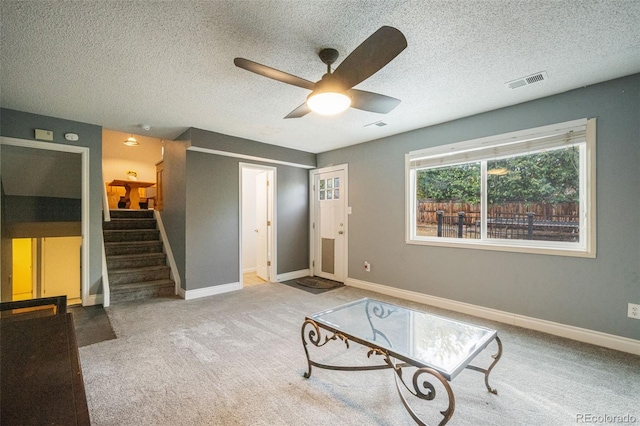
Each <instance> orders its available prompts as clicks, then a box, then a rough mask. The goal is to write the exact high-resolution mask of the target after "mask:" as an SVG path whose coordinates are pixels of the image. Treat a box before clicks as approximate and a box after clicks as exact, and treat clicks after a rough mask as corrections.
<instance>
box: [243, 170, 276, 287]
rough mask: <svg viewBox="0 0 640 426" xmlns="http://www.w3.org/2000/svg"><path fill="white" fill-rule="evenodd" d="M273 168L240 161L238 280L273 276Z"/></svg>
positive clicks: (260, 280)
mask: <svg viewBox="0 0 640 426" xmlns="http://www.w3.org/2000/svg"><path fill="white" fill-rule="evenodd" d="M276 170H277V169H276V168H275V167H269V166H261V165H258V164H249V163H240V197H239V198H240V283H241V285H242V286H243V287H244V286H247V285H257V284H261V283H266V282H269V281H274V280H275V279H276V241H275V235H276V234H275V227H276V224H275V221H274V218H275V217H276V216H275V210H276V205H275V191H276V190H275V188H276Z"/></svg>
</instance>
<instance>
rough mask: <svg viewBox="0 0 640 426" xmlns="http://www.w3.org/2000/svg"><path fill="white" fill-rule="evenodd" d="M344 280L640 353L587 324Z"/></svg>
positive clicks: (629, 342)
mask: <svg viewBox="0 0 640 426" xmlns="http://www.w3.org/2000/svg"><path fill="white" fill-rule="evenodd" d="M345 284H346V285H348V286H351V287H356V288H361V289H364V290H370V291H374V292H376V293H381V294H386V295H387V296H393V297H398V298H400V299H405V300H410V301H412V302H418V303H424V304H425V305H430V306H435V307H438V308H443V309H448V310H451V311H455V312H460V313H463V314H468V315H473V316H476V317H480V318H485V319H489V320H492V321H498V322H502V323H506V324H510V325H515V326H517V327H522V328H527V329H530V330H536V331H541V332H543V333H548V334H553V335H554V336H560V337H565V338H567V339H572V340H577V341H579V342H584V343H590V344H592V345H598V346H603V347H605V348H610V349H615V350H618V351H622V352H628V353H631V354H635V355H640V340H635V339H629V338H627V337H621V336H616V335H613V334H607V333H602V332H600V331H594V330H588V329H586V328H580V327H574V326H572V325H566V324H560V323H556V322H552V321H547V320H542V319H538V318H533V317H527V316H524V315H518V314H513V313H510V312H504V311H499V310H497V309H491V308H485V307H483V306H478V305H472V304H470V303H464V302H458V301H455V300H451V299H445V298H442V297H437V296H430V295H428V294H422V293H417V292H415V291H410V290H403V289H398V288H393V287H389V286H385V285H381V284H375V283H371V282H367V281H362V280H357V279H355V278H347V279H346V280H345Z"/></svg>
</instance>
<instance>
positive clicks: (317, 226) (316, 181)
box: [309, 164, 348, 282]
mask: <svg viewBox="0 0 640 426" xmlns="http://www.w3.org/2000/svg"><path fill="white" fill-rule="evenodd" d="M347 177H348V166H347V165H346V164H343V165H340V166H334V167H327V168H323V169H318V170H312V171H311V172H310V179H309V182H310V185H311V191H309V193H310V194H311V202H310V204H311V238H310V240H311V262H310V263H311V273H312V275H314V276H318V277H322V278H327V279H330V280H333V281H338V282H344V280H345V278H346V277H347V274H348V262H347V256H348V252H347V247H348V244H347V243H348V233H347V231H348V223H347V217H348V183H347Z"/></svg>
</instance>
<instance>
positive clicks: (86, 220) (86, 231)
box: [0, 136, 104, 306]
mask: <svg viewBox="0 0 640 426" xmlns="http://www.w3.org/2000/svg"><path fill="white" fill-rule="evenodd" d="M0 144H2V145H13V146H20V147H23V148H34V149H46V150H49V151H62V152H71V153H74V154H80V156H81V158H82V160H81V161H82V166H81V167H82V200H81V206H82V207H81V208H82V213H81V215H82V248H81V254H80V255H81V258H82V260H81V264H82V267H81V268H82V269H81V274H82V277H81V280H82V281H81V282H82V283H81V298H82V305H83V306H85V305H88V304H89V302H88V299H90V297H91V295H90V294H89V291H90V289H89V286H90V281H91V271H90V269H91V268H90V263H91V262H90V254H89V248H90V246H91V243H90V237H91V235H90V218H91V214H90V210H91V203H90V202H89V200H90V194H91V191H90V187H91V185H90V181H91V174H90V172H89V164H90V158H89V154H90V150H89V148H88V147H85V146H77V145H66V144H61V143H53V142H42V141H35V140H30V139H16V138H8V137H4V136H3V137H0ZM103 186H104V185H103Z"/></svg>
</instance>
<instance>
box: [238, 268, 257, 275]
mask: <svg viewBox="0 0 640 426" xmlns="http://www.w3.org/2000/svg"><path fill="white" fill-rule="evenodd" d="M257 270H258V268H247V269H243V270H242V273H243V274H247V273H249V272H255V271H257Z"/></svg>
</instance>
